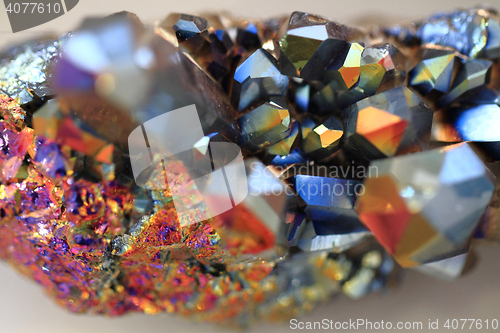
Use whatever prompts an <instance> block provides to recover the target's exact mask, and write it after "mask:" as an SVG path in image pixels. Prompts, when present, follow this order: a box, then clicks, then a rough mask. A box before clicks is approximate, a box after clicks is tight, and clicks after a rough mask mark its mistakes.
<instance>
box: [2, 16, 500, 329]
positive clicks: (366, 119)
mask: <svg viewBox="0 0 500 333" xmlns="http://www.w3.org/2000/svg"><path fill="white" fill-rule="evenodd" d="M499 22H500V21H499V17H498V14H497V13H496V12H495V11H494V10H492V9H488V8H479V7H478V8H472V9H469V10H464V11H456V12H453V13H448V14H440V15H437V16H433V17H431V18H429V19H426V20H424V21H421V22H420V23H416V24H411V25H408V26H405V27H401V26H396V27H385V28H382V29H381V28H380V27H379V28H376V29H373V30H367V29H362V28H353V27H347V26H345V25H342V24H339V23H336V22H333V21H331V20H329V19H326V18H322V17H320V16H317V15H314V14H310V13H303V12H294V13H292V14H291V16H290V17H289V18H288V19H287V18H280V17H277V18H271V19H269V20H266V21H258V20H246V19H238V18H234V17H232V16H230V15H228V14H222V13H220V14H213V13H208V14H201V15H198V16H194V15H189V14H183V13H174V14H171V15H168V16H167V17H166V18H164V19H162V20H160V21H158V22H156V23H155V24H154V25H153V26H147V25H144V24H143V23H141V22H140V20H139V19H138V18H137V17H136V16H135V15H133V14H130V13H118V14H114V15H112V16H110V17H107V18H103V19H91V20H87V21H85V22H84V23H83V24H82V26H81V27H80V28H78V29H77V30H75V31H74V32H72V33H70V34H68V35H65V36H63V37H60V38H55V39H54V38H53V39H44V40H41V41H36V42H29V43H27V44H25V45H21V46H17V47H15V48H12V49H9V50H8V51H6V52H3V53H1V54H0V116H1V120H0V183H1V184H0V258H2V259H3V260H6V261H8V262H9V263H11V264H12V265H13V266H14V267H15V268H17V269H18V270H19V271H21V272H22V273H24V274H26V275H28V276H30V277H31V278H32V279H34V280H35V281H37V282H38V283H40V284H41V285H43V286H44V288H45V289H46V290H47V292H48V293H49V294H50V295H51V296H52V297H53V298H54V299H55V300H56V301H57V302H58V303H59V304H61V305H63V306H65V307H66V308H68V309H70V310H71V311H74V312H85V313H93V314H105V315H120V314H124V313H127V312H132V311H139V312H144V313H148V314H155V313H159V312H171V313H178V314H180V315H183V316H190V317H192V318H194V319H195V320H203V321H210V322H217V323H227V324H230V325H235V326H248V325H250V324H252V323H253V322H255V321H261V320H287V319H289V318H290V317H296V316H298V315H302V314H303V313H305V312H307V311H310V310H311V309H312V308H313V307H314V305H315V304H317V303H318V302H320V301H324V300H326V299H327V298H329V297H331V296H333V295H335V294H338V293H344V294H345V295H347V296H348V297H350V298H352V299H359V298H361V297H363V296H365V295H367V294H369V293H371V292H377V291H381V290H385V289H387V288H388V287H390V286H393V285H395V284H396V282H398V281H399V276H400V274H399V273H400V271H401V267H400V266H403V267H413V268H414V269H415V270H418V271H420V272H423V273H425V274H430V275H432V276H435V277H437V278H441V279H446V280H451V279H455V278H457V277H459V276H460V275H462V274H463V273H465V272H467V271H468V270H469V268H470V266H471V263H472V262H473V259H474V252H473V249H474V247H475V246H476V244H477V243H478V241H477V240H476V239H475V238H482V239H483V243H484V242H488V241H489V242H498V241H499V240H500V232H498V230H500V218H499V211H498V196H499V191H500V190H499V185H498V183H496V180H495V177H494V176H493V174H494V175H495V176H496V175H499V174H500V171H499V167H498V166H499V161H500V136H499V135H498V134H497V132H498V126H500V122H499V121H500V91H499V90H498V89H499V87H500V71H499V69H500V66H498V63H499V62H498V58H499V57H500V23H499ZM382 32H383V33H382ZM407 76H408V77H407ZM464 141H467V142H464ZM490 170H491V171H492V172H493V174H492V173H491V172H490Z"/></svg>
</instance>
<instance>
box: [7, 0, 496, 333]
mask: <svg viewBox="0 0 500 333" xmlns="http://www.w3.org/2000/svg"><path fill="white" fill-rule="evenodd" d="M474 4H475V3H474V2H470V1H465V0H441V1H440V0H413V1H408V0H405V1H397V0H382V1H375V0H371V1H370V0H363V1H361V0H347V1H333V0H326V1H312V0H309V1H308V0H289V1H273V0H247V1H236V0H235V1H227V2H226V1H221V0H209V1H203V2H197V1H190V0H183V1H167V0H137V1H132V0H80V3H79V4H78V5H77V6H76V7H75V8H74V9H73V10H72V11H70V12H69V13H67V14H65V15H64V16H62V17H60V18H58V19H56V20H54V21H52V22H49V23H46V24H44V25H42V26H39V27H36V28H33V29H31V30H29V31H26V32H21V33H17V34H15V35H14V34H12V33H10V32H9V31H10V28H9V25H8V22H7V21H6V19H7V17H6V13H5V12H4V11H3V10H0V47H2V46H5V45H8V44H10V43H14V42H19V41H22V40H25V39H29V38H35V37H36V36H38V35H39V34H40V33H44V32H50V31H55V32H63V31H67V30H71V29H73V28H74V27H76V26H77V25H78V24H79V22H80V21H81V19H82V18H83V17H85V16H87V15H89V14H92V15H99V14H101V15H102V14H110V13H112V12H116V11H121V10H129V11H132V12H135V13H136V14H138V15H139V17H140V18H141V19H142V20H144V21H146V22H151V21H153V20H154V19H157V18H162V17H163V16H165V15H166V14H168V13H170V12H175V11H181V12H187V13H195V12H201V11H204V10H206V9H210V10H222V9H224V10H228V11H230V12H232V13H234V14H236V15H240V16H247V17H255V18H257V17H270V16H272V15H276V14H288V13H291V12H292V11H294V10H301V11H309V12H312V13H316V14H320V15H323V16H326V17H330V18H333V19H335V20H337V21H339V22H341V23H348V24H356V23H367V22H377V21H381V22H385V23H389V22H391V23H394V22H399V21H402V20H408V19H418V18H422V17H425V16H427V15H429V14H431V13H434V12H436V11H446V10H450V9H454V8H457V7H468V6H471V5H474ZM490 4H491V5H494V6H496V7H497V8H499V9H500V1H498V0H490ZM477 250H478V254H479V262H478V265H477V267H476V268H475V270H474V271H473V272H471V273H469V274H468V275H466V276H465V277H463V278H462V279H460V280H458V281H456V282H454V283H446V282H441V281H436V280H434V279H432V278H429V277H427V276H424V275H421V274H418V273H416V272H412V271H410V272H408V273H407V276H406V278H405V279H404V281H403V283H402V285H401V287H400V288H399V289H397V290H395V291H390V292H388V293H386V294H382V295H371V296H368V297H366V298H364V299H362V300H360V301H351V300H349V299H347V298H345V297H338V298H336V299H333V300H331V301H329V302H327V303H324V304H320V305H319V306H318V307H317V308H316V309H315V310H314V311H313V312H312V313H311V314H309V315H307V316H305V317H302V318H300V319H299V320H302V321H320V320H322V319H324V318H327V319H332V320H335V321H341V322H342V321H349V319H352V320H356V319H358V318H361V319H366V320H369V321H372V322H375V321H381V320H384V321H386V322H387V321H391V322H393V324H394V325H395V324H396V323H397V322H398V321H403V322H405V321H422V322H424V330H422V331H420V332H427V331H428V330H427V329H426V325H427V323H428V320H429V319H432V320H433V321H434V320H436V319H439V323H440V330H439V331H432V332H449V330H448V329H444V328H443V324H444V322H445V320H446V319H453V318H456V319H460V318H471V319H472V318H474V319H483V320H485V319H490V320H491V319H498V320H500V287H499V286H500V284H499V281H500V260H499V259H500V258H499V256H500V250H499V248H498V247H479V248H477ZM175 331H180V332H200V331H201V332H203V333H210V332H229V331H230V330H229V329H228V328H225V327H221V326H215V325H209V324H204V323H191V322H189V320H188V319H185V318H179V317H176V316H175V315H157V316H147V315H143V314H132V315H127V316H123V317H120V318H112V319H108V318H103V317H96V316H86V315H75V314H71V313H69V312H67V311H65V310H64V309H62V308H59V307H58V306H57V305H55V304H54V303H53V302H52V301H51V300H50V299H49V298H48V297H46V295H45V294H44V293H43V290H42V288H40V287H39V286H38V285H36V284H35V283H34V282H32V281H29V280H28V279H26V278H25V277H23V276H20V275H19V274H18V273H16V272H15V271H14V270H13V269H12V268H11V267H9V266H8V265H7V264H5V263H0V333H4V332H5V333H14V332H16V333H17V332H19V333H31V332H40V333H45V332H51V333H59V332H61V333H62V332H71V333H80V332H93V333H101V332H102V333H114V332H117V333H118V332H121V333H128V332H175ZM292 331H293V330H291V329H290V327H289V324H288V323H282V324H265V323H261V324H260V325H258V326H256V327H255V328H253V329H251V330H250V332H273V333H279V332H292ZM363 331H364V330H359V332H363ZM483 331H485V330H484V329H483ZM490 331H491V330H490ZM499 331H500V330H499ZM470 332H480V331H476V330H475V329H473V330H470Z"/></svg>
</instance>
